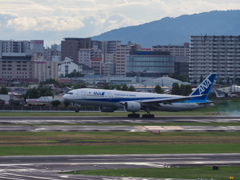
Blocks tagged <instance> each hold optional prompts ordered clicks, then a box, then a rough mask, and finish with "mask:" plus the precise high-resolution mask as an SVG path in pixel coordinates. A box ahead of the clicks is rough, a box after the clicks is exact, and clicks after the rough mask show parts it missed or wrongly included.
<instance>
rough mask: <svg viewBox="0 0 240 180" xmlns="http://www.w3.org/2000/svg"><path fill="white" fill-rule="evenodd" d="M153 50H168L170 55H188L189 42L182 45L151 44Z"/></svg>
mask: <svg viewBox="0 0 240 180" xmlns="http://www.w3.org/2000/svg"><path fill="white" fill-rule="evenodd" d="M152 50H153V51H163V52H166V51H169V52H170V53H171V55H172V56H186V57H189V43H184V44H183V45H182V46H177V45H163V46H161V45H157V46H152Z"/></svg>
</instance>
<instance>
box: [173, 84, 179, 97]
mask: <svg viewBox="0 0 240 180" xmlns="http://www.w3.org/2000/svg"><path fill="white" fill-rule="evenodd" d="M180 93H181V92H180V88H179V85H178V83H173V85H172V94H175V95H180Z"/></svg>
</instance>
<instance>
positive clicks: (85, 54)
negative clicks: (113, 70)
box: [78, 49, 91, 67]
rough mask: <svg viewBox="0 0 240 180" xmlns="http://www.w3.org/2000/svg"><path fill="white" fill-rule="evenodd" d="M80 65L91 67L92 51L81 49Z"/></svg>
mask: <svg viewBox="0 0 240 180" xmlns="http://www.w3.org/2000/svg"><path fill="white" fill-rule="evenodd" d="M78 63H80V64H85V65H86V66H88V67H91V49H80V50H79V51H78Z"/></svg>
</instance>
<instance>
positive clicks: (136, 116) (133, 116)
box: [128, 113, 140, 118]
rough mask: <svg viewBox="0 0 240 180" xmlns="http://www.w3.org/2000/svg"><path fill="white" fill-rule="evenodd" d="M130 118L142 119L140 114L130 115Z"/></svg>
mask: <svg viewBox="0 0 240 180" xmlns="http://www.w3.org/2000/svg"><path fill="white" fill-rule="evenodd" d="M128 117H129V118H139V117H140V114H135V113H134V114H128Z"/></svg>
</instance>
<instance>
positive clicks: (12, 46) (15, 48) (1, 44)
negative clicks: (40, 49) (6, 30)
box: [0, 40, 30, 58]
mask: <svg viewBox="0 0 240 180" xmlns="http://www.w3.org/2000/svg"><path fill="white" fill-rule="evenodd" d="M29 49H30V42H29V41H14V40H0V58H1V57H2V56H3V55H4V54H9V53H26V52H27V51H29Z"/></svg>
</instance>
